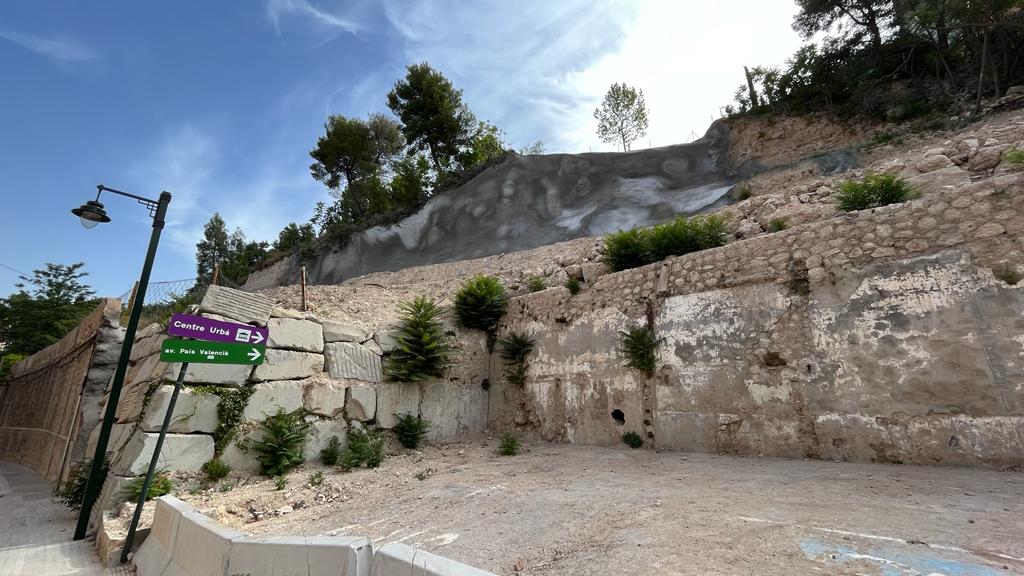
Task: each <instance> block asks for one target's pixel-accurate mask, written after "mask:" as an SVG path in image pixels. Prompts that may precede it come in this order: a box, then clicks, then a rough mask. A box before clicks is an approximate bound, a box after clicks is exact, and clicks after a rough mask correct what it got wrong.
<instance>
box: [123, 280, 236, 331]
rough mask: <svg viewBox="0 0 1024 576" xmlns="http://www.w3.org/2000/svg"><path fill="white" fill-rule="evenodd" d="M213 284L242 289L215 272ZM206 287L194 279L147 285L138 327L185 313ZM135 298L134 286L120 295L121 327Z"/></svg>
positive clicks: (162, 321)
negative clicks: (178, 313) (214, 282)
mask: <svg viewBox="0 0 1024 576" xmlns="http://www.w3.org/2000/svg"><path fill="white" fill-rule="evenodd" d="M216 284H217V285H218V286H227V287H228V288H235V289H237V290H241V289H242V286H241V285H239V284H238V283H236V282H234V281H232V280H231V279H230V278H226V277H225V276H224V275H222V274H219V273H218V274H216ZM209 285H210V284H209V283H201V282H198V281H197V279H196V278H187V279H185V280H169V281H164V282H150V283H149V286H148V287H147V288H146V294H145V299H144V302H143V305H142V316H141V317H140V318H139V326H140V327H142V326H148V325H150V324H152V323H154V322H156V323H159V324H164V323H166V322H167V319H168V318H170V317H171V315H172V314H175V313H177V312H186V311H187V310H188V309H189V307H190V306H193V305H196V304H199V302H201V301H202V299H203V296H205V295H206V288H207V286H209ZM136 296H137V287H136V286H133V287H132V288H130V289H129V290H128V291H127V292H125V293H124V294H122V295H121V325H122V326H123V325H124V324H125V323H127V322H128V314H129V313H130V312H131V305H132V302H133V301H134V299H135V298H136Z"/></svg>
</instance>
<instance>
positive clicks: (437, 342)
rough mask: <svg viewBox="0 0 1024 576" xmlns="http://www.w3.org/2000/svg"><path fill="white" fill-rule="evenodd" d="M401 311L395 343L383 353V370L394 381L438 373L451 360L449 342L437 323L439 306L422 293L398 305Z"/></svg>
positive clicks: (425, 376) (420, 378)
mask: <svg viewBox="0 0 1024 576" xmlns="http://www.w3.org/2000/svg"><path fill="white" fill-rule="evenodd" d="M399 308H400V310H401V312H402V318H401V323H400V324H399V327H398V335H397V336H396V338H395V340H396V341H397V347H396V348H395V350H394V351H392V352H391V354H390V355H389V356H388V357H387V360H386V362H385V365H384V373H385V375H386V376H387V377H388V379H389V380H393V381H396V382H419V381H420V380H424V379H426V378H430V377H432V376H441V374H442V372H443V371H444V369H445V368H447V367H448V366H449V365H450V364H451V361H452V354H453V352H452V348H453V346H452V342H451V339H450V338H449V337H448V336H447V335H446V334H445V333H444V326H442V325H441V320H440V315H441V310H440V308H438V306H437V304H436V303H435V302H434V301H433V300H430V299H429V298H426V297H424V296H419V297H417V298H416V299H415V300H413V301H412V302H403V303H402V304H401V305H400V306H399Z"/></svg>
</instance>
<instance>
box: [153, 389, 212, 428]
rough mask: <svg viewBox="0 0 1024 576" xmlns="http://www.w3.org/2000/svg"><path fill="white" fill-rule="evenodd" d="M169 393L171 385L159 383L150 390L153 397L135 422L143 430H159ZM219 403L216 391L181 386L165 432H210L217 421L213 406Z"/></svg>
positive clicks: (170, 392) (172, 390) (171, 390)
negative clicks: (158, 385)
mask: <svg viewBox="0 0 1024 576" xmlns="http://www.w3.org/2000/svg"><path fill="white" fill-rule="evenodd" d="M173 392H174V386H169V385H165V386H160V387H159V388H157V389H156V391H155V392H153V396H152V397H151V398H150V399H149V404H148V405H147V406H146V413H145V415H144V416H143V417H142V421H141V422H140V424H139V425H140V426H142V429H143V430H145V431H146V432H159V431H160V427H161V426H162V425H163V423H164V415H165V414H166V413H167V405H168V403H169V402H170V400H171V394H172V393H173ZM219 405H220V397H219V396H217V395H216V394H199V393H195V392H192V391H191V390H189V389H188V388H185V387H182V389H181V391H180V392H179V393H178V399H177V401H176V402H175V403H174V413H173V414H172V415H171V425H170V426H169V427H168V428H167V430H168V432H174V433H189V432H208V433H213V431H215V430H216V429H217V425H218V424H219V422H220V421H219V420H218V418H217V406H219Z"/></svg>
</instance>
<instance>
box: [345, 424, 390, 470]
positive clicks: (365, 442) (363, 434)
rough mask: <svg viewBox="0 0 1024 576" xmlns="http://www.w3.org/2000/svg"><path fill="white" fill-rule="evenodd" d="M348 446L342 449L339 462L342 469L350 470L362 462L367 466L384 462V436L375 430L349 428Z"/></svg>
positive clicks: (347, 434)
mask: <svg viewBox="0 0 1024 576" xmlns="http://www.w3.org/2000/svg"><path fill="white" fill-rule="evenodd" d="M345 436H346V438H347V439H348V447H347V448H345V449H344V450H342V451H341V458H340V461H339V463H338V465H339V466H341V469H342V470H345V471H348V470H351V469H353V468H356V467H357V466H359V465H360V464H365V465H366V467H367V468H376V467H378V466H380V465H381V463H382V462H384V455H385V453H384V448H385V447H384V438H381V436H380V434H378V433H377V432H375V431H373V430H363V429H362V428H354V427H353V428H349V429H348V432H347V433H346V435H345Z"/></svg>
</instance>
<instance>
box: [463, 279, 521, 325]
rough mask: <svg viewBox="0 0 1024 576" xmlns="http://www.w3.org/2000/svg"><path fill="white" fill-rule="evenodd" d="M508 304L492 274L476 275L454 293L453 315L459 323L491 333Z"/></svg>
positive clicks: (506, 296)
mask: <svg viewBox="0 0 1024 576" xmlns="http://www.w3.org/2000/svg"><path fill="white" fill-rule="evenodd" d="M507 304H508V294H507V293H506V292H505V287H504V286H502V285H501V281H499V280H498V279H497V278H494V277H493V276H476V277H474V278H471V279H469V280H467V281H466V283H465V284H463V285H462V287H461V288H459V291H458V292H457V293H456V294H455V315H456V317H457V318H458V320H459V325H461V326H464V327H466V328H474V329H477V330H483V331H484V332H487V333H493V332H494V328H495V327H496V326H497V325H498V321H499V320H501V317H502V315H504V314H505V306H506V305H507Z"/></svg>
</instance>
